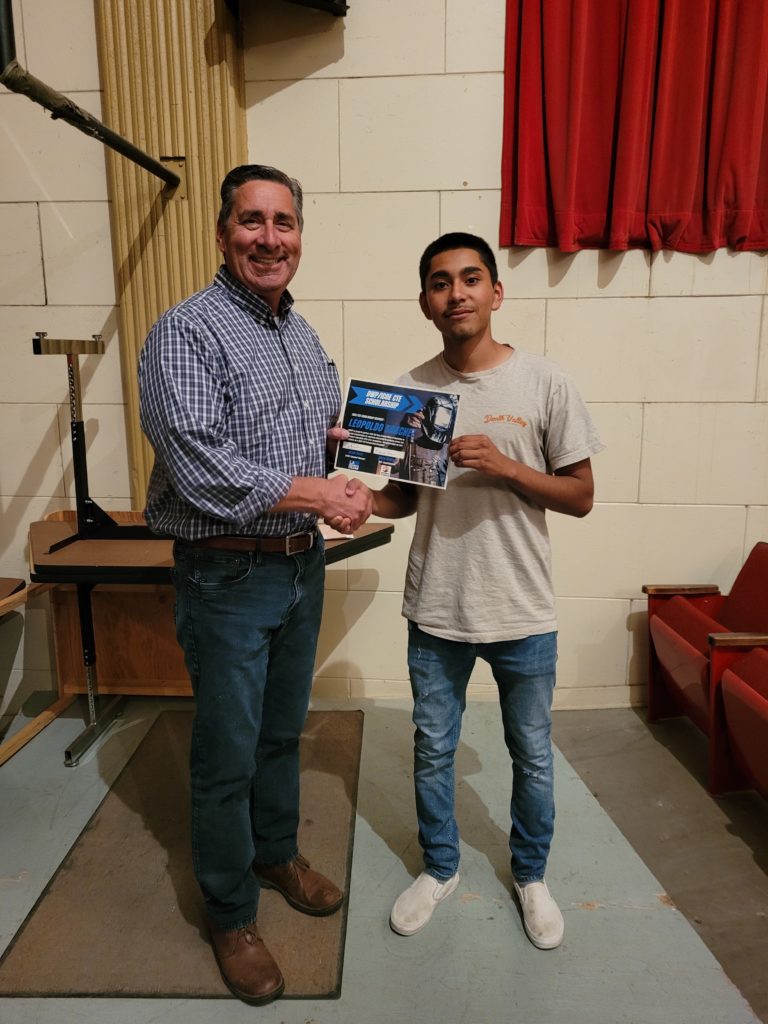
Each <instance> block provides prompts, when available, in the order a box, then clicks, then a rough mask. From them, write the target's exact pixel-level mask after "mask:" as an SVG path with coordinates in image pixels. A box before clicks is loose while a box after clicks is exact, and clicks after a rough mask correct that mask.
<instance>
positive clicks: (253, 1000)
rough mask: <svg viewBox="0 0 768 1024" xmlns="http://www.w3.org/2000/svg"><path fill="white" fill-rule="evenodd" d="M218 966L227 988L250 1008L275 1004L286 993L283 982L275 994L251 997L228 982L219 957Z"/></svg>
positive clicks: (268, 993) (217, 959)
mask: <svg viewBox="0 0 768 1024" xmlns="http://www.w3.org/2000/svg"><path fill="white" fill-rule="evenodd" d="M216 966H217V967H218V968H219V974H220V975H221V980H222V981H223V982H224V984H225V985H226V986H227V988H228V989H229V991H230V992H231V993H232V995H233V996H236V997H237V998H238V999H239V1000H240V1001H241V1002H243V1003H247V1004H248V1005H249V1006H265V1005H266V1004H267V1003H273V1002H274V1001H275V999H279V998H280V996H281V995H282V994H283V992H284V991H285V980H283V981H281V982H280V985H279V986H278V988H276V989H275V990H274V991H273V992H267V993H266V994H265V995H263V996H249V995H248V993H247V992H241V991H240V989H239V988H235V986H234V985H232V984H231V983H230V982H229V981H228V980H227V976H226V975H225V974H224V971H223V970H222V969H221V964H220V963H219V958H218V957H216Z"/></svg>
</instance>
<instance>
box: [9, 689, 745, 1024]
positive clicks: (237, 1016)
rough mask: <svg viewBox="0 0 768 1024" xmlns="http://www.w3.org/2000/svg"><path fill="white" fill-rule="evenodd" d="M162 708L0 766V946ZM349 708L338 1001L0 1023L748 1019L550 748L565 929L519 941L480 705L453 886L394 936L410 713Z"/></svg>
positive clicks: (26, 1016) (44, 1015)
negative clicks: (84, 751)
mask: <svg viewBox="0 0 768 1024" xmlns="http://www.w3.org/2000/svg"><path fill="white" fill-rule="evenodd" d="M169 703H173V706H177V707H178V706H179V702H161V701H150V700H143V699H141V700H140V699H133V700H130V701H129V702H128V707H127V712H126V714H125V716H124V718H123V719H122V720H120V722H119V723H118V724H117V725H116V726H114V727H113V729H112V730H111V731H110V732H109V733H108V734H107V735H106V736H105V737H104V738H103V740H102V741H101V743H100V744H99V746H98V748H97V749H96V750H95V751H93V752H91V753H90V754H89V755H88V756H87V757H86V758H85V759H84V761H83V762H81V764H80V765H79V766H78V767H77V768H75V769H71V768H70V769H67V768H64V766H63V760H62V754H63V750H64V747H65V745H66V743H67V742H68V741H69V740H70V739H71V738H72V737H74V736H75V735H76V734H77V733H78V732H79V731H80V728H81V720H80V718H79V717H78V716H77V715H76V714H73V713H72V712H70V713H68V716H67V717H62V718H60V719H58V720H57V721H56V722H55V723H53V724H52V725H51V726H49V727H48V728H47V729H46V730H45V731H44V732H43V733H41V734H40V736H39V737H38V738H37V739H35V740H34V741H33V742H32V743H30V744H29V745H28V746H27V747H25V748H24V749H23V750H22V751H21V752H20V753H19V754H17V755H16V756H15V757H14V758H12V759H11V760H10V761H9V762H7V763H6V764H5V765H4V766H2V768H0V948H5V946H6V945H7V943H8V942H9V941H10V940H11V938H12V937H13V935H14V933H15V931H16V930H17V928H18V927H19V926H20V924H21V923H22V921H23V920H24V917H25V916H26V914H27V912H28V911H29V909H30V907H31V906H32V905H33V903H34V901H35V900H36V898H37V896H38V895H39V893H40V891H41V890H42V888H43V887H44V885H45V884H46V882H47V881H48V879H49V878H50V876H51V875H52V874H53V872H54V870H55V869H56V867H57V866H58V864H59V863H60V861H61V860H62V858H63V857H64V856H65V854H66V853H67V851H68V849H69V847H70V846H71V844H72V843H73V842H74V840H75V839H76V838H77V836H78V834H79V832H80V830H81V829H82V827H83V826H84V825H85V823H86V822H87V821H88V819H89V818H90V816H91V814H92V813H93V811H94V810H95V808H96V807H97V806H98V804H99V802H100V800H101V799H102V797H103V796H104V794H105V793H106V791H107V789H108V787H109V785H110V783H111V781H112V780H113V779H114V778H115V777H116V775H117V774H118V772H119V771H120V769H121V768H122V766H123V764H124V763H125V761H126V760H127V758H128V757H130V754H131V753H132V751H133V750H134V749H135V747H136V746H137V744H138V742H139V741H140V739H141V738H142V737H143V735H144V734H145V732H146V730H147V729H148V727H149V725H150V724H151V722H152V721H153V720H154V717H155V715H156V714H157V712H158V710H159V709H160V708H161V707H163V706H168V704H169ZM317 706H322V707H328V706H329V705H328V704H327V703H322V704H318V705H317ZM344 706H345V707H349V706H350V705H344ZM355 706H360V707H362V708H363V710H364V711H365V715H366V717H365V728H364V739H363V758H362V766H361V778H360V792H359V801H358V820H357V828H356V835H355V853H354V862H353V870H352V882H351V892H350V910H349V921H348V930H347V943H346V959H345V968H344V979H343V988H342V995H341V998H340V999H338V1000H323V1001H299V1000H296V1001H293V1000H282V1001H279V1002H277V1003H273V1004H270V1005H269V1006H266V1007H262V1008H259V1009H253V1008H249V1007H247V1006H245V1005H243V1004H241V1003H238V1002H237V1001H236V1000H232V1001H229V1000H216V1001H206V1000H137V999H130V1000H129V999H73V1000H62V999H48V1000H46V999H4V1000H0V1020H2V1021H3V1024H33V1022H34V1024H49V1022H50V1024H54V1022H55V1024H61V1022H62V1021H64V1022H69V1021H77V1022H78V1024H91V1022H93V1024H129V1022H130V1024H160V1022H162V1024H209V1022H212V1021H215V1022H217V1024H218V1022H221V1024H229V1022H240V1021H242V1022H245V1021H253V1020H257V1019H258V1020H261V1021H269V1022H274V1024H326V1022H341V1024H345V1022H349V1024H378V1022H382V1024H384V1022H408V1024H411V1022H418V1024H426V1022H430V1021H435V1022H441V1024H464V1022H471V1024H485V1022H488V1024H495V1022H501V1021H504V1022H507V1021H509V1022H516V1021H521V1022H529V1021H530V1022H535V1024H582V1022H583V1024H656V1022H658V1024H662V1022H663V1024H670V1022H674V1024H688V1022H690V1024H754V1022H757V1021H758V1020H759V1018H758V1017H757V1016H755V1014H754V1013H753V1012H752V1010H751V1009H750V1007H749V1005H748V1003H747V1002H746V1001H745V999H744V997H743V996H742V995H741V994H740V992H739V991H738V990H737V989H736V987H735V986H734V985H733V984H732V983H731V981H729V980H728V978H727V976H726V975H725V973H724V971H723V968H722V967H721V965H720V963H719V962H718V960H716V959H715V957H714V956H713V954H712V953H711V952H710V950H709V949H708V948H707V946H706V945H705V943H704V941H703V940H702V938H701V937H700V936H699V934H697V932H696V931H695V930H694V928H693V927H692V926H691V925H690V924H689V923H688V921H687V920H686V918H685V917H684V916H683V914H682V913H681V912H680V911H679V910H677V909H676V908H675V906H674V905H672V901H670V899H669V896H668V894H667V893H666V892H665V890H664V887H663V886H662V885H661V883H660V882H659V881H658V880H657V878H656V877H655V875H654V874H653V873H652V872H651V870H649V868H648V867H647V866H646V865H645V864H644V863H643V861H642V860H641V859H640V856H639V855H638V854H637V853H636V852H635V851H634V849H633V848H632V846H631V845H630V843H629V842H628V841H627V839H626V838H625V837H624V835H623V834H622V832H620V831H619V828H618V827H617V825H616V824H614V822H613V821H612V819H611V817H609V815H608V813H606V811H605V810H604V809H603V808H602V807H601V805H600V803H599V802H598V799H596V798H595V796H593V795H592V793H591V792H590V790H589V789H588V788H587V786H586V785H585V784H584V782H583V781H582V780H581V778H580V777H579V775H578V774H577V773H576V770H575V769H574V768H573V767H571V765H570V764H569V762H568V761H566V760H565V759H564V758H563V756H562V755H560V754H559V753H558V756H557V764H556V773H557V775H556V777H557V803H558V819H557V831H556V835H555V843H554V847H553V851H552V856H551V859H550V867H549V871H548V876H547V877H548V881H549V884H550V888H551V890H552V892H553V894H554V895H555V896H556V898H557V899H558V901H559V903H560V906H561V907H562V909H563V912H564V916H565V921H566V935H565V941H564V943H563V945H562V946H561V947H560V948H559V949H557V950H553V951H549V952H542V951H539V950H536V949H534V947H533V946H531V945H530V943H529V942H528V941H527V939H526V938H525V934H524V932H523V928H522V924H521V921H520V917H519V914H518V911H517V908H516V904H515V902H514V901H513V900H512V898H511V897H510V891H509V890H510V879H509V866H508V853H507V847H506V832H507V816H508V803H509V784H510V768H509V763H508V758H507V754H506V750H505V748H504V746H503V742H502V738H501V730H500V727H499V723H498V712H497V709H496V707H495V705H494V704H492V703H473V704H471V705H470V707H469V708H468V711H467V716H466V719H465V725H464V730H463V734H462V742H461V746H460V750H459V756H458V760H457V779H458V792H457V813H458V819H459V823H460V826H461V829H462V839H463V851H462V858H463V859H462V867H461V875H462V879H461V884H460V886H459V889H458V891H457V893H456V895H455V896H453V897H451V899H450V900H449V901H447V902H446V903H445V904H443V905H442V906H441V907H440V908H439V910H438V912H437V913H436V915H435V917H434V919H433V921H432V923H431V924H430V926H429V927H428V928H427V929H425V930H424V931H423V932H421V933H419V934H418V935H415V936H412V937H410V938H403V937H400V936H397V935H395V934H394V933H393V932H392V931H391V930H390V929H389V927H388V924H387V918H388V915H389V910H390V907H391V904H392V901H393V900H394V899H395V897H396V896H397V895H398V894H399V893H400V891H401V890H402V889H403V888H404V887H405V886H406V885H407V884H408V883H409V881H410V879H411V876H412V875H414V874H416V873H417V872H418V870H419V864H420V858H419V850H418V844H417V842H416V838H415V826H414V822H413V800H412V793H411V781H410V741H411V731H412V729H411V725H410V712H409V709H408V707H407V706H406V705H405V704H404V703H391V702H373V701H364V702H360V703H359V704H357V705H355ZM568 714H569V715H573V714H578V715H584V716H599V715H600V714H601V713H599V712H597V713H595V712H575V713H568ZM622 714H624V715H632V714H633V713H632V712H624V713H622ZM556 717H557V716H556ZM589 720H590V719H589V718H585V719H583V721H584V723H588V722H589ZM558 728H559V724H558ZM574 729H575V727H574V726H572V727H571V731H570V735H569V736H568V737H566V738H567V739H568V745H569V747H570V748H571V749H572V750H574V760H578V756H579V751H580V750H581V748H580V747H579V744H578V743H577V741H576V739H575V738H574ZM614 731H615V728H614ZM591 742H592V744H593V745H594V743H595V742H596V741H595V738H594V736H592V737H591ZM619 753H620V751H619ZM599 795H600V794H599V792H598V796H599ZM116 927H119V922H116Z"/></svg>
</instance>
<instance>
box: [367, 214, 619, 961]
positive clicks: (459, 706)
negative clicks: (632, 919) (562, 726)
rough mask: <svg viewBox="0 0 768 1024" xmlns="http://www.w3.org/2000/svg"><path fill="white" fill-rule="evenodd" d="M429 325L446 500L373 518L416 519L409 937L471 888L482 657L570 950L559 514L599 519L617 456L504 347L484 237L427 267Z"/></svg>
mask: <svg viewBox="0 0 768 1024" xmlns="http://www.w3.org/2000/svg"><path fill="white" fill-rule="evenodd" d="M419 273H420V277H421V294H420V296H419V302H420V305H421V309H422V312H423V313H424V315H425V316H426V317H427V319H429V320H431V321H432V322H433V323H434V324H435V326H436V327H437V329H438V330H439V331H440V333H441V335H442V338H443V351H442V352H441V353H440V354H438V355H437V356H435V357H434V358H433V359H430V360H429V361H428V362H426V363H424V364H422V365H421V366H419V367H416V369H414V370H411V372H410V373H408V374H406V375H405V376H404V377H403V378H401V381H400V382H399V383H402V384H405V385H411V386H413V387H420V388H427V389H429V390H445V391H449V392H452V393H454V394H459V395H460V396H461V397H460V400H459V409H458V416H457V422H456V428H455V434H454V439H453V441H452V442H451V444H450V446H449V449H448V455H449V458H450V468H449V471H448V478H447V484H446V487H445V490H441V489H438V488H431V487H415V486H413V485H409V484H405V483H398V482H396V481H392V482H390V483H389V484H388V485H387V486H386V487H385V488H384V489H383V490H382V491H379V492H376V493H375V494H374V513H375V514H376V515H379V516H384V517H386V518H398V517H400V516H405V515H409V514H410V513H412V512H414V511H415V512H416V531H415V535H414V539H413V544H412V545H411V550H410V554H409V558H408V571H407V576H406V583H405V595H404V601H403V614H404V616H405V617H406V618H407V619H408V631H409V638H408V667H409V671H410V677H411V687H412V690H413V696H414V711H413V721H414V724H415V726H416V733H415V741H414V784H415V789H416V811H417V817H418V825H419V842H420V843H421V847H422V850H423V854H424V871H423V872H422V874H420V875H419V877H418V878H417V879H416V881H415V882H414V883H413V884H412V885H411V886H409V887H408V888H407V889H406V890H405V892H403V893H402V894H401V895H400V897H399V898H398V899H397V901H396V902H395V905H394V907H393V908H392V914H391V916H390V924H391V926H392V928H393V929H394V931H396V932H398V933H399V934H401V935H413V934H414V933H415V932H417V931H419V930H420V929H421V928H423V927H424V925H426V924H427V922H428V921H429V920H430V918H431V916H432V914H433V912H434V910H435V908H436V907H437V905H438V904H439V903H440V902H442V900H444V899H445V898H446V897H447V896H450V895H451V893H452V892H454V890H455V889H456V887H457V885H458V882H459V874H458V866H459V833H458V827H457V825H456V819H455V816H454V768H453V764H454V756H455V753H456V747H457V745H458V741H459V732H460V729H461V718H462V714H463V711H464V708H465V705H466V690H467V685H468V683H469V678H470V675H471V673H472V669H473V667H474V664H475V661H476V659H477V657H480V658H483V659H484V660H485V661H487V662H488V663H489V664H490V666H491V669H492V672H493V676H494V679H495V680H496V683H497V685H498V688H499V701H500V705H501V715H502V721H503V726H504V738H505V741H506V744H507V747H508V749H509V753H510V756H511V758H512V764H513V784H512V803H511V812H512V827H511V831H510V837H509V847H510V851H511V858H512V876H513V886H514V889H515V892H516V893H517V895H518V898H519V900H520V905H521V907H522V911H523V920H524V924H525V930H526V933H527V935H528V937H529V939H530V940H531V942H533V944H534V945H535V946H538V947H539V948H540V949H553V948H554V947H555V946H558V945H559V944H560V942H561V941H562V937H563V916H562V914H561V913H560V910H559V908H558V906H557V904H556V903H555V901H554V899H553V898H552V896H551V895H550V893H549V890H548V888H547V884H546V882H545V881H544V873H545V869H546V864H547V857H548V854H549V848H550V844H551V841H552V834H553V830H554V816H555V808H554V794H553V766H552V745H551V739H550V733H551V724H552V718H551V707H552V694H553V691H554V686H555V661H556V658H557V633H556V622H555V609H554V604H555V600H554V593H553V589H552V579H551V566H550V546H549V538H548V535H547V527H546V520H545V511H546V510H547V509H549V510H552V511H555V512H562V513H564V514H565V515H571V516H578V517H581V516H585V515H587V513H588V512H589V511H590V509H591V508H592V498H593V491H594V487H593V481H592V469H591V465H590V457H591V456H592V455H595V454H596V453H597V452H599V451H600V450H601V449H602V448H603V444H602V442H601V441H600V439H599V437H598V436H597V432H596V431H595V428H594V425H593V423H592V420H591V419H590V416H589V413H588V412H587V409H586V407H585V405H584V402H583V401H582V399H581V397H580V395H579V394H578V392H577V391H576V389H575V388H574V386H573V384H572V383H571V382H570V381H569V380H568V378H567V377H566V376H565V375H564V374H563V373H562V372H561V371H560V370H559V369H558V368H557V367H556V366H555V365H554V364H552V363H550V362H549V361H548V360H546V359H544V358H542V357H540V356H533V355H529V354H528V353H525V352H521V351H520V350H519V349H516V348H513V347H511V346H510V345H505V344H500V343H499V342H497V341H495V340H494V339H493V336H492V334H491V314H492V313H493V311H494V310H496V309H498V308H499V306H500V305H501V302H502V299H503V297H504V291H503V287H502V284H501V282H500V281H499V279H498V273H497V269H496V261H495V259H494V256H493V253H492V251H491V249H490V247H489V246H488V244H487V242H485V241H484V240H483V239H482V238H478V237H476V236H475V235H469V234H465V233H459V232H457V233H452V234H448V235H443V236H441V237H440V238H438V239H437V240H436V241H434V242H432V244H431V245H429V246H428V247H427V249H426V250H425V252H424V254H423V256H422V258H421V263H420V265H419Z"/></svg>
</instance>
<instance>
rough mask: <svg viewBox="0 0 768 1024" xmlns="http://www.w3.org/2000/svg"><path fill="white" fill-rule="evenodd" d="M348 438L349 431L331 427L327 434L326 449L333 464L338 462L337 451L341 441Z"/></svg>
mask: <svg viewBox="0 0 768 1024" xmlns="http://www.w3.org/2000/svg"><path fill="white" fill-rule="evenodd" d="M348 437H349V431H348V430H345V428H344V427H329V428H328V430H327V431H326V432H325V447H326V448H327V449H328V454H329V456H330V457H331V461H332V462H334V461H335V460H336V449H337V448H338V446H339V441H346V440H347V438H348Z"/></svg>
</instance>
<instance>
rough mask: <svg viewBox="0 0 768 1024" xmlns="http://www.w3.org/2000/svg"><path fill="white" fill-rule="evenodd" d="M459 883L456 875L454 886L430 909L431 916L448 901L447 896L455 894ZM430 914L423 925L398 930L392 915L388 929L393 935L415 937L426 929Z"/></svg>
mask: <svg viewBox="0 0 768 1024" xmlns="http://www.w3.org/2000/svg"><path fill="white" fill-rule="evenodd" d="M459 881H460V879H459V877H458V875H457V876H456V881H455V884H454V886H453V888H452V889H450V890H449V891H448V892H446V893H443V895H442V897H441V898H440V899H439V900H438V901H437V903H436V904H435V906H434V907H433V908H432V914H434V912H435V911H436V910H437V908H438V907H439V906H440V904H441V903H443V902H444V901H445V900H447V899H448V897H449V896H452V895H453V894H454V893H455V892H456V890H457V889H458V887H459ZM432 914H430V915H429V917H428V918H427V920H426V921H424V923H423V924H419V925H416V927H415V928H398V927H397V926H396V925H395V924H394V923H393V921H392V915H391V914H390V917H389V927H390V928H391V929H392V931H393V932H394V933H395V935H405V936H409V935H415V934H416V933H417V932H420V931H421V930H422V928H426V927H427V925H428V924H429V922H430V921H431V920H432Z"/></svg>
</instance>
